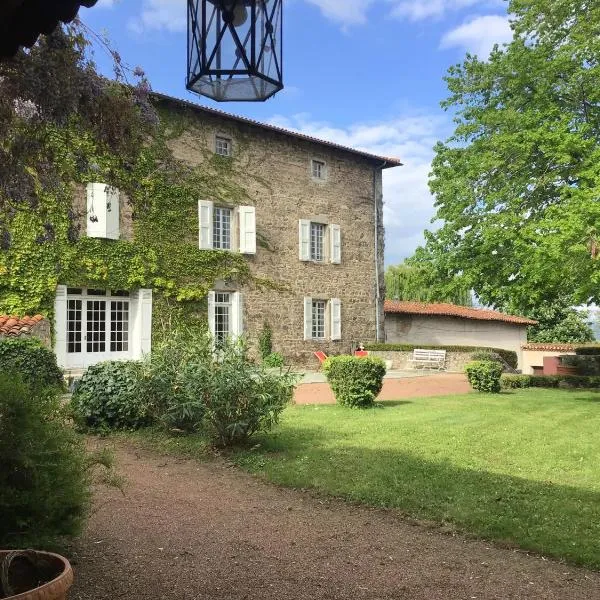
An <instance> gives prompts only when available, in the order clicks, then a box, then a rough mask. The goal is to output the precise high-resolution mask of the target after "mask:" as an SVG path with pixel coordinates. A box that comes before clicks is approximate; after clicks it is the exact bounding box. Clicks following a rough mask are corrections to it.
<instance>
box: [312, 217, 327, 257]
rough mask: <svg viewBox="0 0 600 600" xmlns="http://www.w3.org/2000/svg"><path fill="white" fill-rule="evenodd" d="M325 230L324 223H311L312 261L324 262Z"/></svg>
mask: <svg viewBox="0 0 600 600" xmlns="http://www.w3.org/2000/svg"><path fill="white" fill-rule="evenodd" d="M325 228H326V225H324V224H323V223H311V224H310V259H311V260H316V261H319V262H321V261H323V260H324V259H325V255H324V251H323V248H324V240H325Z"/></svg>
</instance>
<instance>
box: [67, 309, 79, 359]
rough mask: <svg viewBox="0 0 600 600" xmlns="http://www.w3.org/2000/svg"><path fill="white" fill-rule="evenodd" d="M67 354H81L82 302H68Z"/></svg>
mask: <svg viewBox="0 0 600 600" xmlns="http://www.w3.org/2000/svg"><path fill="white" fill-rule="evenodd" d="M67 352H81V300H67Z"/></svg>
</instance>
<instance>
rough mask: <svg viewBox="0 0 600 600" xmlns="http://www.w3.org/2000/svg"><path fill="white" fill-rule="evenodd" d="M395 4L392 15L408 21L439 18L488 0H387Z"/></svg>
mask: <svg viewBox="0 0 600 600" xmlns="http://www.w3.org/2000/svg"><path fill="white" fill-rule="evenodd" d="M388 2H393V3H394V4H395V6H394V8H393V9H392V16H394V17H399V18H407V19H409V20H410V21H420V20H423V19H431V18H440V17H443V16H444V15H445V14H446V13H449V12H452V11H458V10H461V9H464V8H469V7H472V6H481V5H489V4H490V0H402V1H401V2H398V0H388ZM492 2H494V0H492Z"/></svg>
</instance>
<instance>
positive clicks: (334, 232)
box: [329, 225, 342, 265]
mask: <svg viewBox="0 0 600 600" xmlns="http://www.w3.org/2000/svg"><path fill="white" fill-rule="evenodd" d="M329 241H330V243H331V255H330V257H331V262H332V263H333V264H336V265H339V264H340V263H341V262H342V232H341V230H340V226H339V225H330V226H329Z"/></svg>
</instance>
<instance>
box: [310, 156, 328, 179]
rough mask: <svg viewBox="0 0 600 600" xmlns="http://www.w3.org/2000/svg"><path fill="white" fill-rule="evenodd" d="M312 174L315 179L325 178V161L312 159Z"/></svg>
mask: <svg viewBox="0 0 600 600" xmlns="http://www.w3.org/2000/svg"><path fill="white" fill-rule="evenodd" d="M312 176H313V177H314V178H315V179H325V163H324V162H323V161H322V160H313V161H312Z"/></svg>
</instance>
